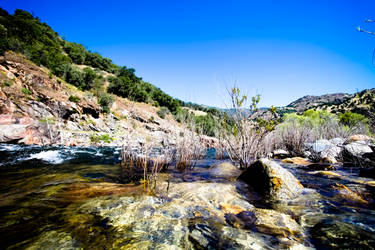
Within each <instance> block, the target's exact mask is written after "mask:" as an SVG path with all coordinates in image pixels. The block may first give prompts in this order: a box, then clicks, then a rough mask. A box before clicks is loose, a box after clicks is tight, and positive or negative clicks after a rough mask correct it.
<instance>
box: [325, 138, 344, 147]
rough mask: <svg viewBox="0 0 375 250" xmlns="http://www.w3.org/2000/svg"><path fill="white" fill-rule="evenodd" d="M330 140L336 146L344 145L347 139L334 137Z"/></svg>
mask: <svg viewBox="0 0 375 250" xmlns="http://www.w3.org/2000/svg"><path fill="white" fill-rule="evenodd" d="M329 142H330V143H332V144H333V145H335V146H342V145H343V144H344V143H345V139H344V138H340V137H337V138H333V139H331V140H329Z"/></svg>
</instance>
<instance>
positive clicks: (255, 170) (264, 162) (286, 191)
mask: <svg viewBox="0 0 375 250" xmlns="http://www.w3.org/2000/svg"><path fill="white" fill-rule="evenodd" d="M238 179H239V180H241V181H244V182H245V183H247V184H248V185H249V187H250V189H251V190H253V191H255V192H257V193H258V194H260V195H261V196H263V197H265V198H268V199H271V200H288V199H293V198H295V197H297V196H298V195H299V194H300V193H301V192H302V190H303V186H302V184H301V183H300V182H299V181H298V180H297V179H296V178H295V177H294V175H293V174H292V173H290V172H289V171H288V170H286V169H284V168H283V167H281V166H280V165H278V164H277V163H276V162H274V161H271V160H268V159H261V160H259V161H257V162H255V163H253V164H252V165H250V167H249V168H248V169H246V170H245V171H244V172H243V173H242V174H241V175H240V176H239V178H238Z"/></svg>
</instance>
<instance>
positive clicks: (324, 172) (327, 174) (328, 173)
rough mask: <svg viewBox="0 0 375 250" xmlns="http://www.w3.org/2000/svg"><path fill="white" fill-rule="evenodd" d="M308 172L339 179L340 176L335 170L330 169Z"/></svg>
mask: <svg viewBox="0 0 375 250" xmlns="http://www.w3.org/2000/svg"><path fill="white" fill-rule="evenodd" d="M308 173H309V174H313V175H319V176H323V177H327V178H338V179H341V178H342V176H341V175H340V174H338V173H335V172H332V171H324V170H323V171H312V172H308Z"/></svg>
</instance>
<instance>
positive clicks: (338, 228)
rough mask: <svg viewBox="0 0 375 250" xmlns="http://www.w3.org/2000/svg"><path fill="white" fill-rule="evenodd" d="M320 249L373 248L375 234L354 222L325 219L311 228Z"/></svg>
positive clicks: (313, 237)
mask: <svg viewBox="0 0 375 250" xmlns="http://www.w3.org/2000/svg"><path fill="white" fill-rule="evenodd" d="M311 235H312V239H313V240H312V241H313V244H314V245H315V247H316V248H318V249H373V246H375V234H374V233H371V232H368V231H366V230H364V229H362V228H360V227H357V226H355V225H353V224H349V223H344V222H340V221H337V220H332V219H325V220H323V221H321V222H319V223H317V224H316V225H315V226H314V227H313V228H312V229H311Z"/></svg>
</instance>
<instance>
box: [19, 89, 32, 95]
mask: <svg viewBox="0 0 375 250" xmlns="http://www.w3.org/2000/svg"><path fill="white" fill-rule="evenodd" d="M21 91H22V93H24V94H25V95H31V91H30V90H29V89H27V88H22V89H21Z"/></svg>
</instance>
